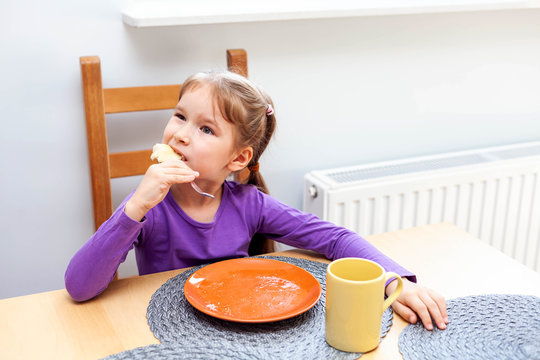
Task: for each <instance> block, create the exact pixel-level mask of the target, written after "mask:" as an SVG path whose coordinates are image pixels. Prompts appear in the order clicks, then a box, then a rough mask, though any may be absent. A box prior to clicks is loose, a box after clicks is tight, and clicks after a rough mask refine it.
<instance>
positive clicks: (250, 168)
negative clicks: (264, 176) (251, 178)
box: [248, 162, 259, 173]
mask: <svg viewBox="0 0 540 360" xmlns="http://www.w3.org/2000/svg"><path fill="white" fill-rule="evenodd" d="M248 170H249V171H251V172H252V173H256V172H258V171H259V163H258V162H257V163H256V164H255V165H251V166H248Z"/></svg>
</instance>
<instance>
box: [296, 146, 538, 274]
mask: <svg viewBox="0 0 540 360" xmlns="http://www.w3.org/2000/svg"><path fill="white" fill-rule="evenodd" d="M304 211H306V212H311V213H314V214H316V215H318V216H319V217H320V218H322V219H324V220H328V221H331V222H334V223H336V224H338V225H341V226H344V227H347V228H349V229H351V230H353V231H356V232H358V233H359V234H361V235H371V234H377V233H381V232H387V231H394V230H399V229H405V228H409V227H415V226H421V225H426V224H432V223H438V222H441V221H448V222H452V223H454V224H455V225H457V226H458V227H460V228H462V229H464V230H466V231H468V232H469V233H471V234H472V235H474V236H476V237H477V238H480V239H481V240H483V241H485V242H486V243H488V244H491V245H492V246H494V247H496V248H498V249H500V250H501V251H503V252H504V253H506V254H508V255H509V256H511V257H513V258H514V259H516V260H518V261H519V262H521V263H523V264H525V265H526V266H528V267H530V268H532V269H534V270H536V271H539V272H540V142H534V143H525V144H516V145H510V146H503V147H493V148H485V149H478V150H473V151H464V152H456V153H448V154H441V155H435V156H427V157H418V158H410V159H404V160H397V161H388V162H380V163H373V164H367V165H360V166H354V167H346V168H338V169H328V170H321V171H312V172H310V173H308V174H306V176H305V187H304Z"/></svg>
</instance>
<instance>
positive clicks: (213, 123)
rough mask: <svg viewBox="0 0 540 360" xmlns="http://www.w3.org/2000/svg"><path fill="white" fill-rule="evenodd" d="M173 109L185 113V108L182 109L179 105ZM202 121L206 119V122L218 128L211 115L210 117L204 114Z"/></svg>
mask: <svg viewBox="0 0 540 360" xmlns="http://www.w3.org/2000/svg"><path fill="white" fill-rule="evenodd" d="M174 109H175V110H177V111H179V112H182V113H185V112H186V111H185V109H184V108H183V107H182V106H181V105H177V106H176V107H175V108H174ZM203 121H206V122H209V123H211V124H212V125H214V126H215V127H216V128H220V126H219V124H218V122H217V121H216V119H215V118H213V117H212V118H211V117H206V116H205V117H204V118H203Z"/></svg>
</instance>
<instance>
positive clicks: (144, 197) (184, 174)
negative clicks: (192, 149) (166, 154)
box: [124, 160, 199, 221]
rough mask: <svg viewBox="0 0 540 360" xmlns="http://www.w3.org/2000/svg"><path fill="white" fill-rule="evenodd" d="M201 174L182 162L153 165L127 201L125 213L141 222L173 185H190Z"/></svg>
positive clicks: (170, 161)
mask: <svg viewBox="0 0 540 360" xmlns="http://www.w3.org/2000/svg"><path fill="white" fill-rule="evenodd" d="M197 176H199V173H198V172H196V171H193V170H192V169H190V168H189V167H188V166H187V165H186V164H185V163H184V162H183V161H181V160H166V161H164V162H162V163H160V164H153V165H151V166H150V167H149V168H148V170H147V171H146V174H144V177H143V179H142V180H141V183H140V184H139V186H138V187H137V189H136V190H135V193H134V194H133V196H132V197H131V198H130V199H129V200H128V201H127V203H126V206H125V208H124V212H125V213H126V215H127V216H129V217H130V218H132V219H133V220H135V221H141V219H142V218H143V217H144V216H145V215H146V213H147V212H148V210H150V209H151V208H153V207H154V206H156V205H157V204H159V203H160V202H161V201H162V200H163V199H164V198H165V196H166V195H167V193H168V192H169V189H170V187H171V185H172V184H180V183H188V182H192V181H193V180H195V178H196V177H197Z"/></svg>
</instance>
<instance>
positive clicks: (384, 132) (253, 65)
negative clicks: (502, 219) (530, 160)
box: [0, 0, 540, 298]
mask: <svg viewBox="0 0 540 360" xmlns="http://www.w3.org/2000/svg"><path fill="white" fill-rule="evenodd" d="M121 8H122V1H120V0H116V1H111V0H96V1H92V2H73V1H67V0H50V1H46V2H43V1H40V0H8V1H7V4H6V1H4V2H3V3H2V11H0V13H1V14H2V16H1V19H0V20H1V21H0V27H1V28H0V39H1V40H0V41H1V42H0V44H1V53H2V55H1V56H0V59H1V60H0V61H1V65H2V66H1V67H0V69H1V70H0V72H1V78H0V79H1V82H0V89H1V95H2V96H1V98H0V99H1V100H0V104H1V116H2V120H1V121H2V130H1V131H0V150H1V152H2V154H4V155H3V156H2V160H0V161H1V162H0V168H1V178H0V179H1V180H0V181H1V182H0V185H1V186H0V189H1V190H0V191H1V193H0V199H1V200H0V201H1V203H0V204H1V206H0V219H1V220H0V284H1V286H0V298H5V297H11V296H17V295H24V294H29V293H34V292H39V291H45V290H53V289H59V288H62V287H63V275H64V270H65V267H66V265H67V263H68V261H69V259H70V257H71V256H72V254H73V253H74V252H75V251H76V250H77V249H78V248H79V247H80V246H81V245H82V244H83V243H84V242H85V241H86V240H87V239H88V237H89V236H90V235H91V234H92V232H93V225H92V224H93V220H92V205H91V196H90V180H89V172H88V160H87V147H86V133H85V125H84V109H83V100H82V91H81V81H80V71H79V63H78V57H79V56H81V55H99V56H100V57H101V59H102V69H103V82H104V85H105V86H106V87H113V86H126V85H140V84H157V83H177V82H181V81H183V80H184V79H185V78H186V77H187V76H188V75H189V74H191V73H193V72H195V71H198V70H204V69H210V68H215V67H221V68H223V67H224V66H225V49H227V48H245V49H246V50H247V51H248V57H249V70H250V77H251V78H252V79H253V80H255V81H257V82H258V83H260V84H261V85H263V86H264V87H265V88H266V89H267V90H268V92H269V93H270V94H272V95H273V98H274V101H275V103H276V111H277V115H278V121H279V130H278V133H277V135H276V138H275V139H274V141H273V143H272V145H271V147H270V149H269V150H268V152H267V153H266V156H265V157H264V160H263V162H262V164H261V171H262V172H263V174H264V175H265V176H266V178H267V181H268V182H269V184H270V190H271V192H272V193H273V194H274V195H275V196H276V197H277V198H279V199H281V200H282V201H284V202H286V203H288V204H290V205H292V206H295V207H299V208H300V207H301V198H302V185H303V174H304V173H305V172H307V171H309V170H312V169H322V168H328V167H337V166H343V165H354V164H358V163H362V162H372V161H379V160H386V159H394V158H401V157H408V156H417V155H427V154H431V153H438V152H445V151H454V150H464V149H470V148H476V147H483V146H495V145H502V144H510V143H514V142H525V141H533V140H538V139H539V138H540V100H539V99H540V11H539V10H519V11H497V12H479V13H449V14H435V15H433V14H432V15H409V16H383V17H367V18H348V19H327V20H305V21H288V22H285V21H284V22H266V23H246V24H223V25H206V26H185V27H164V28H143V29H135V28H131V27H128V26H126V25H124V24H123V23H122V21H121V16H120V11H121ZM152 116H154V117H155V118H156V120H158V122H157V125H156V127H155V128H151V129H149V128H148V127H144V126H142V127H137V126H136V125H137V124H135V125H130V126H129V127H130V129H129V130H128V131H126V130H122V131H119V130H118V127H117V126H111V128H110V132H111V134H112V136H113V137H114V138H117V139H119V140H122V145H121V146H120V147H119V148H136V147H137V145H139V144H141V146H140V147H146V146H149V145H151V144H152V143H154V142H155V141H158V140H159V139H160V135H161V127H162V125H163V124H164V123H165V122H166V120H167V117H168V114H167V113H165V114H164V113H157V114H152ZM117 121H118V122H119V123H120V124H124V120H123V118H121V117H120V119H118V120H117ZM135 184H136V182H134V181H131V182H130V181H127V182H117V183H115V185H114V189H115V192H116V199H117V201H119V200H118V199H120V198H122V197H123V196H124V195H125V194H126V193H127V192H129V190H131V188H132V187H133V186H135Z"/></svg>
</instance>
